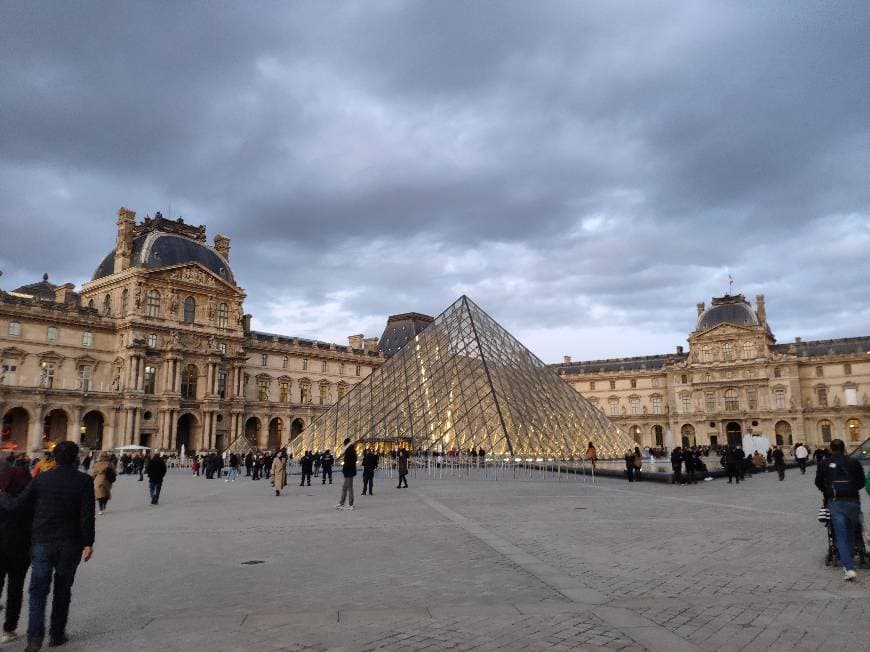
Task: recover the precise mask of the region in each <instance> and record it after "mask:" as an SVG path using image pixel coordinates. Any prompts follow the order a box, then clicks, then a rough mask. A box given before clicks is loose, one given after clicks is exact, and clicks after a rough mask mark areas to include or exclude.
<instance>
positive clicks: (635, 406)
mask: <svg viewBox="0 0 870 652" xmlns="http://www.w3.org/2000/svg"><path fill="white" fill-rule="evenodd" d="M629 404H630V405H631V413H632V414H640V399H638V398H633V399H630V400H629Z"/></svg>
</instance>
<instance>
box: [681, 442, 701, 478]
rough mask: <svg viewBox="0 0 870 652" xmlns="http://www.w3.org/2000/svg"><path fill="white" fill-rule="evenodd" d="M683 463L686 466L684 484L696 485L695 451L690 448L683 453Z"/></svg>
mask: <svg viewBox="0 0 870 652" xmlns="http://www.w3.org/2000/svg"><path fill="white" fill-rule="evenodd" d="M683 462H685V464H686V483H687V484H688V483H691V484H698V478H696V477H695V471H697V470H698V469H697V467H696V465H695V451H694V450H692V449H691V448H688V449H686V450H685V451H684V452H683Z"/></svg>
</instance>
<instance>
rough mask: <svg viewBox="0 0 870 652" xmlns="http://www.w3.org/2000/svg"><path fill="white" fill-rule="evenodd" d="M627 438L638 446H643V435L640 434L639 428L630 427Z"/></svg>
mask: <svg viewBox="0 0 870 652" xmlns="http://www.w3.org/2000/svg"><path fill="white" fill-rule="evenodd" d="M628 436H629V437H631V438H632V439H633V440H634V443H635V444H637V445H638V446H643V433H642V432H641V429H640V426H631V428H629V429H628Z"/></svg>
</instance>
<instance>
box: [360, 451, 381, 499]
mask: <svg viewBox="0 0 870 652" xmlns="http://www.w3.org/2000/svg"><path fill="white" fill-rule="evenodd" d="M362 466H363V490H362V495H363V496H365V495H366V489H368V492H369V496H371V495H372V488H373V487H374V484H375V469H376V468H378V455H377V453H375V452H374V451H372V450H371V449H370V448H366V449H365V451H363V459H362Z"/></svg>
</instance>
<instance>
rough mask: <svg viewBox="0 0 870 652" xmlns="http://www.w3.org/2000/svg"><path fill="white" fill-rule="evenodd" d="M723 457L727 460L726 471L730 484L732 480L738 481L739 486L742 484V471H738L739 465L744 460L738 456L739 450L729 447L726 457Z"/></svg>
mask: <svg viewBox="0 0 870 652" xmlns="http://www.w3.org/2000/svg"><path fill="white" fill-rule="evenodd" d="M723 457H724V459H725V470H726V471H727V472H728V484H731V481H732V480H736V481H737V484H740V470H739V469H738V465H739V464H740V462H741V461H742V460H740V458H739V457H738V456H737V450H736V449H735V448H734V447H733V446H728V447H727V448H726V449H725V455H724V456H723Z"/></svg>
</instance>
